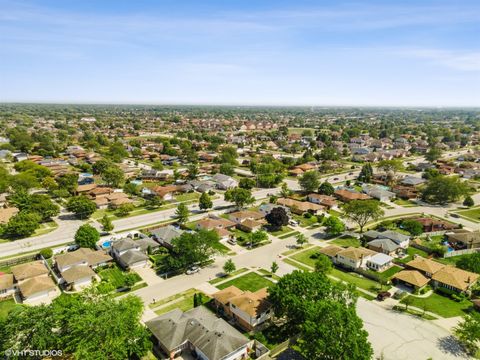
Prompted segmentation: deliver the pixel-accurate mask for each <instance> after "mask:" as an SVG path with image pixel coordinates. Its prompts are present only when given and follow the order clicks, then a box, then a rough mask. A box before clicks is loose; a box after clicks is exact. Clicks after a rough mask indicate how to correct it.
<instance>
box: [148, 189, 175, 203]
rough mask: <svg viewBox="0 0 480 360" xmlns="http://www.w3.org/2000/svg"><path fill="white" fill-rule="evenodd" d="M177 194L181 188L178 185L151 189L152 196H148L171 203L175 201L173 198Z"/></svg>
mask: <svg viewBox="0 0 480 360" xmlns="http://www.w3.org/2000/svg"><path fill="white" fill-rule="evenodd" d="M177 192H179V188H178V186H176V185H167V186H155V187H154V188H152V189H150V194H147V195H153V196H158V197H159V198H160V199H162V200H164V201H170V200H173V197H174V195H175V194H176V193H177Z"/></svg>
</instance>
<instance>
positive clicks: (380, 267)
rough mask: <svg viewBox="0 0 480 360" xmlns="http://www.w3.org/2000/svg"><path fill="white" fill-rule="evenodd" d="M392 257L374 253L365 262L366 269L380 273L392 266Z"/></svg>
mask: <svg viewBox="0 0 480 360" xmlns="http://www.w3.org/2000/svg"><path fill="white" fill-rule="evenodd" d="M392 262H393V257H391V256H390V255H387V254H384V253H376V254H375V255H373V256H372V257H370V258H369V259H368V260H367V268H369V269H371V270H373V271H378V272H382V271H385V270H387V269H388V268H390V267H391V266H392V264H393V263H392Z"/></svg>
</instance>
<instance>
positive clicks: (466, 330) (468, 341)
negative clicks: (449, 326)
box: [454, 311, 480, 356]
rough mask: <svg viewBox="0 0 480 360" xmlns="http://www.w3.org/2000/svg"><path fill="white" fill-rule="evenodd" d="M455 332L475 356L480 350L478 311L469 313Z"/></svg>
mask: <svg viewBox="0 0 480 360" xmlns="http://www.w3.org/2000/svg"><path fill="white" fill-rule="evenodd" d="M454 332H455V335H456V336H457V338H458V340H459V341H460V342H461V343H462V345H463V346H464V347H465V349H466V350H467V351H468V353H469V354H470V355H472V356H474V355H475V354H476V353H477V352H478V350H479V343H480V314H479V313H478V312H477V311H472V312H469V313H467V314H466V315H465V316H464V318H463V321H462V322H461V323H460V324H458V326H457V327H456V328H455V329H454Z"/></svg>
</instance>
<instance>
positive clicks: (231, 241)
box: [227, 238, 237, 245]
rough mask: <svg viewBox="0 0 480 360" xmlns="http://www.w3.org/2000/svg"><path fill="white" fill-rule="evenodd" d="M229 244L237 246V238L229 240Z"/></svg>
mask: <svg viewBox="0 0 480 360" xmlns="http://www.w3.org/2000/svg"><path fill="white" fill-rule="evenodd" d="M227 242H228V243H229V244H231V245H237V240H236V239H235V238H230V239H228V240H227Z"/></svg>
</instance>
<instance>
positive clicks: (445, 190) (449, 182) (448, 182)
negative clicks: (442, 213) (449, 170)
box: [422, 176, 469, 205]
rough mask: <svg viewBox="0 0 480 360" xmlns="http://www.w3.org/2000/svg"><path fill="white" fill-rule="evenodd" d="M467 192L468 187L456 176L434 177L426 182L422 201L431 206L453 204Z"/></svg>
mask: <svg viewBox="0 0 480 360" xmlns="http://www.w3.org/2000/svg"><path fill="white" fill-rule="evenodd" d="M468 192H469V188H468V185H467V184H465V183H464V182H463V181H461V180H460V178H459V177H457V176H436V177H434V178H431V179H430V180H428V182H427V185H426V186H425V188H424V189H423V191H422V199H423V200H424V201H426V202H429V203H433V204H440V205H445V204H448V203H451V202H455V201H457V200H458V199H460V198H461V197H463V196H465V195H467V194H468Z"/></svg>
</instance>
